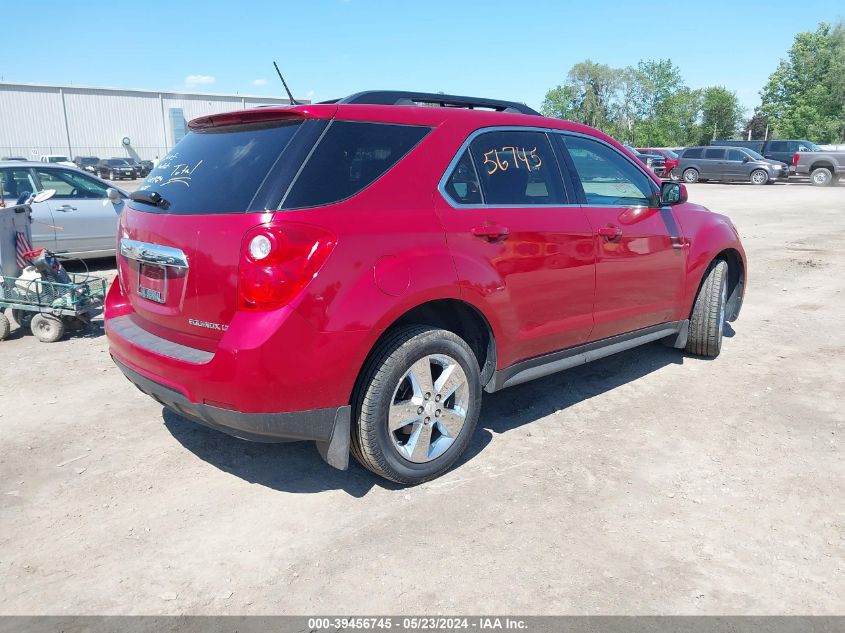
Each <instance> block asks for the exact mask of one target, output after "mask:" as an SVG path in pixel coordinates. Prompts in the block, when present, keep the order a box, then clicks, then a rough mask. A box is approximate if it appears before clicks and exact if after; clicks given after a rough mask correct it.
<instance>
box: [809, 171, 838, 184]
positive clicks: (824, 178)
mask: <svg viewBox="0 0 845 633" xmlns="http://www.w3.org/2000/svg"><path fill="white" fill-rule="evenodd" d="M810 182H811V183H813V184H814V185H815V186H816V187H829V186H830V185H832V184H833V172H832V171H830V170H829V169H828V168H827V167H819V168H818V169H814V170H813V173H811V174H810Z"/></svg>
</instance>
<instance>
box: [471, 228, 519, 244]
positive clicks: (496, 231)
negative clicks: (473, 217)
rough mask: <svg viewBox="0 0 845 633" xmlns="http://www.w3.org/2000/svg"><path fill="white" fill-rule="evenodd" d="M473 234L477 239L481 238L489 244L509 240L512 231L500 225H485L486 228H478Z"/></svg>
mask: <svg viewBox="0 0 845 633" xmlns="http://www.w3.org/2000/svg"><path fill="white" fill-rule="evenodd" d="M471 232H472V234H473V235H474V236H475V237H480V238H483V239H485V240H487V241H488V242H498V241H501V240H506V239H508V236H509V235H510V231H509V230H508V227H506V226H499V225H498V224H485V225H484V226H476V227H474V228H473V229H472V231H471Z"/></svg>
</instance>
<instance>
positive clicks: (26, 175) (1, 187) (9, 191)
mask: <svg viewBox="0 0 845 633" xmlns="http://www.w3.org/2000/svg"><path fill="white" fill-rule="evenodd" d="M37 190H38V187H36V186H35V181H34V180H33V179H32V176H31V175H30V172H29V170H28V169H0V191H2V192H3V202H4V203H5V205H6V206H7V207H11V206H13V205H14V204H15V203H16V202H17V201H18V198H19V197H20V196H21V194H23V193H24V192H26V191H28V192H29V193H33V192H34V191H37Z"/></svg>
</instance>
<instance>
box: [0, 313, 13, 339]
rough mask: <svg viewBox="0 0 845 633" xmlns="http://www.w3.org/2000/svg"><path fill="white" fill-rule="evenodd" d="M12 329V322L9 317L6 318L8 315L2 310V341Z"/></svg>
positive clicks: (0, 320) (0, 322) (0, 318)
mask: <svg viewBox="0 0 845 633" xmlns="http://www.w3.org/2000/svg"><path fill="white" fill-rule="evenodd" d="M11 331H12V324H11V323H9V319H8V318H6V315H5V314H3V313H2V312H0V341H2V340H5V338H6V337H7V336H9V332H11Z"/></svg>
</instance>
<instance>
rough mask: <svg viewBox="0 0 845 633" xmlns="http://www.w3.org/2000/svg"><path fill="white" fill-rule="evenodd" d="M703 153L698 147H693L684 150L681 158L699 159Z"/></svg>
mask: <svg viewBox="0 0 845 633" xmlns="http://www.w3.org/2000/svg"><path fill="white" fill-rule="evenodd" d="M703 153H704V150H703V149H701V148H700V147H693V148H691V149H685V150H684V153H683V154H682V158H701V155H702V154H703Z"/></svg>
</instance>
